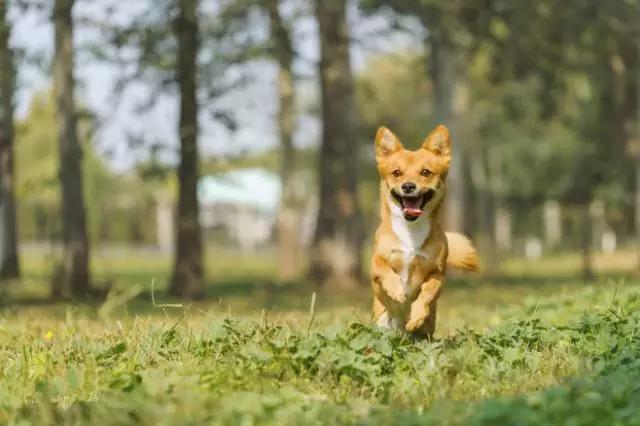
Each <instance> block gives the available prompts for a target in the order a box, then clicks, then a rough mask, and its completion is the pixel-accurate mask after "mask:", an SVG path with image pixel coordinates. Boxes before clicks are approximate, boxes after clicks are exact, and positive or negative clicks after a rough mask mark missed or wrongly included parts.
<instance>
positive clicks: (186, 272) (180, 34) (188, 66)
mask: <svg viewBox="0 0 640 426" xmlns="http://www.w3.org/2000/svg"><path fill="white" fill-rule="evenodd" d="M198 31H199V30H198V0H179V16H178V17H177V20H176V22H175V33H176V38H177V40H178V62H177V78H178V84H179V87H180V122H179V129H178V131H179V136H180V164H179V166H178V209H177V217H176V221H177V224H176V225H177V226H176V228H177V236H176V250H175V259H174V267H173V277H172V280H171V285H170V288H169V291H170V293H171V294H172V295H174V296H178V297H181V298H185V299H196V298H199V297H202V296H203V295H204V283H203V271H202V234H201V227H200V208H199V203H198V193H197V187H198V178H199V162H198V101H197V98H196V93H197V57H198V48H199V34H198Z"/></svg>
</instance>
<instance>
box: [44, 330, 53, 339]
mask: <svg viewBox="0 0 640 426" xmlns="http://www.w3.org/2000/svg"><path fill="white" fill-rule="evenodd" d="M51 339H53V331H51V330H49V331H47V332H46V333H45V335H44V340H51Z"/></svg>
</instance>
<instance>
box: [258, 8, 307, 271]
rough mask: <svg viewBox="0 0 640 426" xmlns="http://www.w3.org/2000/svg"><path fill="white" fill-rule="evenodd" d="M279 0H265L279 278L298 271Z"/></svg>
mask: <svg viewBox="0 0 640 426" xmlns="http://www.w3.org/2000/svg"><path fill="white" fill-rule="evenodd" d="M278 4H279V0H266V1H265V5H266V8H267V11H268V13H269V21H270V32H271V43H272V49H273V56H274V57H275V59H276V61H277V63H278V98H279V100H280V105H279V108H278V132H279V134H280V181H281V184H282V196H281V199H280V207H279V211H278V220H277V239H278V276H279V278H280V279H281V280H283V281H288V280H292V279H293V278H295V277H296V276H297V274H298V267H299V265H298V262H299V251H300V244H299V242H300V214H299V212H298V209H297V208H296V207H297V206H296V194H295V182H294V181H293V174H294V172H295V166H296V153H295V148H294V146H293V131H294V126H295V119H296V116H295V105H294V102H295V83H294V79H293V69H292V62H293V46H292V41H291V35H290V33H289V29H288V28H287V26H286V23H285V22H284V20H283V18H282V16H281V15H280V11H279V9H278Z"/></svg>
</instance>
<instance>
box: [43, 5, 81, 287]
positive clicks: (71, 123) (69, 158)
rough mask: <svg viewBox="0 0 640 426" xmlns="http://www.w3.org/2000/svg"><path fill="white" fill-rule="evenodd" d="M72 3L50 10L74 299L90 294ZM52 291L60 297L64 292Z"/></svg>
mask: <svg viewBox="0 0 640 426" xmlns="http://www.w3.org/2000/svg"><path fill="white" fill-rule="evenodd" d="M74 3H75V0H56V1H55V4H54V9H53V20H54V28H55V56H54V64H53V73H54V89H55V95H56V104H57V120H58V143H59V156H60V172H59V179H60V184H61V187H62V232H63V240H64V260H63V271H64V283H65V284H64V285H66V286H68V287H69V289H70V290H71V294H72V295H73V296H74V297H86V296H87V295H88V294H89V292H90V281H89V280H90V275H89V239H88V236H87V219H86V210H85V200H84V185H83V176H82V175H83V173H82V146H81V145H80V141H79V139H78V129H77V116H76V109H75V103H74V76H73V71H74V70H73V67H74V65H73V63H74V58H73V53H74V52H73V18H72V10H73V6H74ZM55 287H56V286H54V288H53V289H52V292H53V295H54V296H61V295H62V294H61V293H62V292H64V291H65V290H64V289H60V288H55Z"/></svg>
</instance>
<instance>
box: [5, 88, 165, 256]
mask: <svg viewBox="0 0 640 426" xmlns="http://www.w3.org/2000/svg"><path fill="white" fill-rule="evenodd" d="M89 128H91V123H89V122H88V121H87V119H84V120H81V122H80V125H79V129H80V135H81V140H82V146H83V159H84V161H83V167H84V173H83V174H84V178H85V202H86V203H87V212H88V213H87V214H88V220H89V233H90V235H91V240H92V241H93V242H94V243H95V242H98V241H100V240H103V239H107V240H118V239H120V240H127V239H135V236H134V235H133V234H135V233H136V232H137V234H138V235H140V237H139V239H143V238H145V236H146V238H147V239H150V238H151V236H153V233H154V228H153V223H152V222H149V221H148V217H149V215H150V214H151V213H152V211H150V209H151V208H152V206H153V204H152V202H153V200H152V199H151V194H150V192H149V189H148V188H147V187H145V186H144V185H143V184H142V182H137V181H136V180H135V179H134V178H131V177H127V176H117V175H115V174H114V173H112V172H111V171H110V170H109V169H108V168H107V166H106V165H105V164H104V161H103V160H102V158H101V157H100V156H99V155H98V154H97V153H96V151H95V149H94V147H93V145H92V140H91V138H90V136H89V135H88V131H87V130H88V129H89ZM57 138H58V126H57V122H56V113H55V103H54V101H53V98H52V96H51V94H49V93H40V94H36V95H35V96H34V98H33V100H32V103H31V107H30V110H29V114H28V115H27V117H26V118H25V119H24V120H22V121H21V122H19V123H17V132H16V148H15V150H16V165H15V168H16V196H17V200H18V216H19V218H20V224H19V225H20V226H19V231H20V237H21V238H23V239H25V240H27V241H33V240H39V241H43V240H44V241H46V240H50V239H57V238H59V237H60V235H61V227H62V224H61V220H60V212H61V209H60V200H59V196H60V195H59V191H60V190H59V180H58V167H59V165H58V140H57ZM132 180H133V182H132ZM132 224H133V225H134V226H140V229H138V230H137V231H134V229H132V228H131V225H132ZM149 226H151V227H149Z"/></svg>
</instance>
